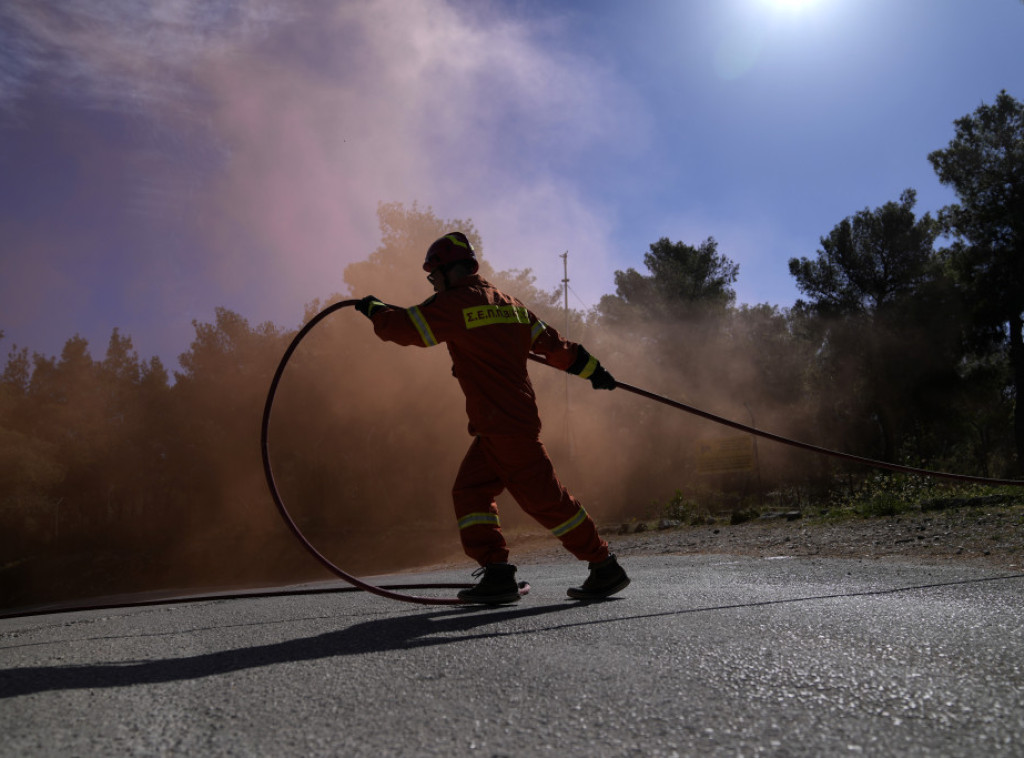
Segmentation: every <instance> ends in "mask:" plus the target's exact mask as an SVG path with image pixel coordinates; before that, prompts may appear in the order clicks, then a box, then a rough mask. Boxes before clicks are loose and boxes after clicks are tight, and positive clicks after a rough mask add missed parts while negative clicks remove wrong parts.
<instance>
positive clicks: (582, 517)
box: [551, 507, 587, 537]
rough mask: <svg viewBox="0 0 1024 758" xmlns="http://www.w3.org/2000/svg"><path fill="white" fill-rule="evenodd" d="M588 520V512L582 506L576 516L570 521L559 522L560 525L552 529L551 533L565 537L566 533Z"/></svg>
mask: <svg viewBox="0 0 1024 758" xmlns="http://www.w3.org/2000/svg"><path fill="white" fill-rule="evenodd" d="M586 520H587V512H586V511H585V510H583V508H582V507H580V509H579V510H578V511H576V515H575V516H573V517H572V518H571V519H569V520H568V521H565V522H563V523H561V524H559V525H558V526H556V527H555V528H554V529H552V530H551V533H552V534H553V535H555V536H556V537H563V536H565V535H566V534H568V533H569V532H571V531H572V530H573V529H575V528H576V527H578V526H579V525H580V524H582V523H583V522H584V521H586Z"/></svg>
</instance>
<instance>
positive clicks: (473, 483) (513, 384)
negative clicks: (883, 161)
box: [370, 274, 608, 566]
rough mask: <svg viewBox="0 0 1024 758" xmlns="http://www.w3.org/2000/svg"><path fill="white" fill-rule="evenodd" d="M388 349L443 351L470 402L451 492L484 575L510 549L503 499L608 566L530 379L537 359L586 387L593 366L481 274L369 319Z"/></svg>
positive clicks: (467, 545)
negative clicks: (544, 428)
mask: <svg viewBox="0 0 1024 758" xmlns="http://www.w3.org/2000/svg"><path fill="white" fill-rule="evenodd" d="M370 318H371V320H372V322H373V329H374V332H376V334H377V336H378V337H380V338H381V339H383V340H387V341H390V342H395V343H398V344H399V345H415V346H419V347H430V346H433V345H437V344H439V343H442V342H443V343H445V344H446V345H447V347H448V352H449V353H450V354H451V358H452V371H453V373H454V374H455V376H456V378H457V379H458V381H459V385H460V386H461V387H462V391H463V393H464V394H465V396H466V413H467V415H468V416H469V432H470V434H472V435H475V439H474V441H473V443H472V445H471V446H470V448H469V451H468V452H467V453H466V457H465V458H464V459H463V461H462V465H461V466H460V467H459V473H458V475H457V476H456V478H455V484H454V485H453V488H452V499H453V501H454V505H455V516H456V518H457V519H458V525H459V534H460V537H461V540H462V546H463V549H464V550H465V552H466V554H467V555H468V556H469V557H471V558H473V559H474V560H476V561H477V562H478V563H479V564H480V565H481V566H485V565H487V564H488V563H504V562H507V560H508V547H507V545H506V543H505V538H504V536H503V535H502V533H501V524H500V520H499V517H498V506H497V505H496V504H495V502H494V498H495V497H496V496H497V495H498V494H499V493H500V492H502V491H503V490H505V489H507V490H508V491H509V494H511V495H512V497H514V498H515V500H516V502H517V503H518V504H519V505H520V507H522V509H523V510H524V511H526V512H527V513H528V514H530V515H531V516H532V517H533V518H535V519H536V520H537V521H538V522H539V523H540V524H541V525H543V526H544V527H545V528H546V529H549V530H551V533H552V534H554V536H556V537H557V538H558V539H559V540H561V542H562V544H563V545H564V546H565V548H566V549H567V550H568V551H569V552H571V553H572V554H573V555H575V556H576V557H577V558H579V559H580V560H585V561H589V562H594V563H596V562H598V561H602V560H604V559H605V558H607V557H608V543H607V542H605V540H603V539H602V538H601V537H600V536H599V535H598V533H597V527H596V526H595V524H594V521H593V519H591V517H590V516H589V515H588V514H587V512H586V510H584V508H583V506H582V505H580V503H579V501H577V500H576V499H575V498H574V497H573V496H572V495H570V494H569V492H568V491H567V490H566V489H565V487H564V486H562V484H561V482H560V481H559V480H558V477H557V475H556V474H555V470H554V467H553V465H552V463H551V459H550V458H549V457H548V454H547V451H546V450H545V449H544V445H543V444H542V443H541V441H540V427H541V423H540V415H539V413H538V411H537V403H536V396H535V395H534V391H533V385H532V384H531V383H530V377H529V374H528V373H527V368H526V367H527V360H528V358H527V356H528V355H529V353H530V352H533V353H536V354H538V355H540V356H542V357H543V358H545V359H546V361H547V362H548V363H549V364H550V365H552V366H554V367H555V368H559V369H562V370H563V371H570V372H571V373H575V374H579V375H580V376H581V377H583V378H587V376H588V374H589V373H590V372H592V371H593V370H594V367H595V366H596V365H597V361H596V360H595V359H594V358H592V357H591V356H590V355H589V354H588V353H587V351H586V350H585V349H584V348H583V347H582V346H580V345H578V344H576V343H573V342H569V341H567V340H564V339H562V337H561V336H560V335H559V334H558V332H556V331H555V330H554V329H553V328H551V327H550V326H548V325H547V324H545V323H544V322H543V321H541V320H540V319H538V318H537V317H536V316H535V315H534V314H533V313H532V312H531V311H530V310H529V309H528V308H527V307H526V306H525V305H523V304H522V303H521V302H520V301H519V300H517V299H515V298H514V297H511V296H509V295H506V294H504V293H503V292H501V291H499V290H498V289H497V288H495V287H494V286H493V285H492V284H490V283H489V282H487V281H485V280H484V279H483V278H482V277H480V276H479V275H477V274H473V275H470V276H467V277H464V278H462V279H460V280H458V281H457V282H455V283H453V284H452V285H451V287H450V288H449V289H445V290H444V291H442V292H439V293H437V294H436V295H434V296H433V297H431V298H430V299H428V300H426V301H425V302H423V303H422V304H420V305H418V306H414V307H412V308H396V307H394V306H387V307H384V308H379V309H376V310H375V311H374V312H373V314H372V316H371V317H370Z"/></svg>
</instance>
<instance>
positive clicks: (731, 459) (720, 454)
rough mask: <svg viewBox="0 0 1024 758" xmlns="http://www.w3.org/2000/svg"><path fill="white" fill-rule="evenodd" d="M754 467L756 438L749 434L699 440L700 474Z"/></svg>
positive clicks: (724, 472)
mask: <svg viewBox="0 0 1024 758" xmlns="http://www.w3.org/2000/svg"><path fill="white" fill-rule="evenodd" d="M753 468H754V438H753V437H751V436H750V435H749V434H744V435H740V436H736V437H720V438H718V439H712V440H698V441H697V473H698V474H727V473H730V472H733V471H752V470H753Z"/></svg>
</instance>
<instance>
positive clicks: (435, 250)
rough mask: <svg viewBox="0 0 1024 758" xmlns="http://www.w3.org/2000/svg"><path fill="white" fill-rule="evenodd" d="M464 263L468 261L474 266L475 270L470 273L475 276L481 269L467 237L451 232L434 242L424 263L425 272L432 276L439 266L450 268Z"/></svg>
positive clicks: (460, 233)
mask: <svg viewBox="0 0 1024 758" xmlns="http://www.w3.org/2000/svg"><path fill="white" fill-rule="evenodd" d="M462 261H468V262H469V263H471V264H472V265H473V270H472V271H471V272H470V273H473V274H475V273H476V272H477V269H479V268H480V264H479V263H478V262H477V259H476V252H475V251H474V250H473V245H472V244H470V241H469V239H468V238H467V237H466V235H465V234H463V233H462V232H451V233H449V234H446V235H444V236H443V237H442V238H441V239H439V240H437V241H436V242H434V244H432V245H431V246H430V248H429V249H428V250H427V258H426V260H424V261H423V270H424V271H426V272H427V273H428V274H430V273H433V271H434V269H436V268H438V267H439V266H448V265H450V264H452V263H461V262H462Z"/></svg>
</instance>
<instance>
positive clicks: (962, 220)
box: [928, 90, 1024, 471]
mask: <svg viewBox="0 0 1024 758" xmlns="http://www.w3.org/2000/svg"><path fill="white" fill-rule="evenodd" d="M955 127H956V136H955V137H954V138H953V140H952V141H951V142H950V143H949V145H948V146H947V147H946V148H945V149H943V150H936V151H934V152H933V153H931V154H930V155H929V156H928V160H929V161H930V162H931V164H932V167H933V168H934V169H935V171H936V173H937V174H938V176H939V180H940V181H941V182H942V183H943V184H946V185H948V186H950V187H952V188H953V190H954V191H955V192H956V194H957V197H958V199H959V201H960V202H959V203H958V204H955V205H950V206H948V207H946V208H943V209H942V211H941V213H940V214H939V220H940V222H941V223H942V227H943V230H944V231H945V232H946V233H947V234H949V235H950V236H951V237H952V238H953V242H952V244H951V245H950V247H949V248H948V249H946V250H945V251H944V254H945V256H946V260H947V262H948V266H949V270H950V272H951V273H952V276H953V277H954V279H955V280H956V282H957V284H958V285H959V286H960V288H961V289H962V292H963V295H964V302H965V303H966V304H967V307H968V308H969V309H970V313H971V325H972V327H973V329H972V333H971V336H972V338H973V346H974V347H975V348H976V349H978V350H979V351H982V352H984V350H985V349H986V348H987V347H990V348H997V349H1003V350H1006V352H1007V355H1008V358H1009V364H1010V385H1011V387H1012V390H1013V394H1014V397H1015V404H1014V424H1013V428H1014V441H1015V447H1016V451H1017V468H1018V470H1019V471H1024V402H1021V399H1022V398H1024V104H1022V103H1020V102H1018V101H1017V100H1015V99H1014V98H1012V97H1010V95H1008V94H1007V93H1006V91H1005V90H1004V91H1002V92H1000V93H999V95H998V97H996V100H995V102H994V103H993V104H991V105H984V104H983V105H981V106H980V107H979V108H978V109H977V110H975V111H974V113H973V114H972V115H969V116H964V117H963V118H961V119H958V120H957V121H956V122H955Z"/></svg>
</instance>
